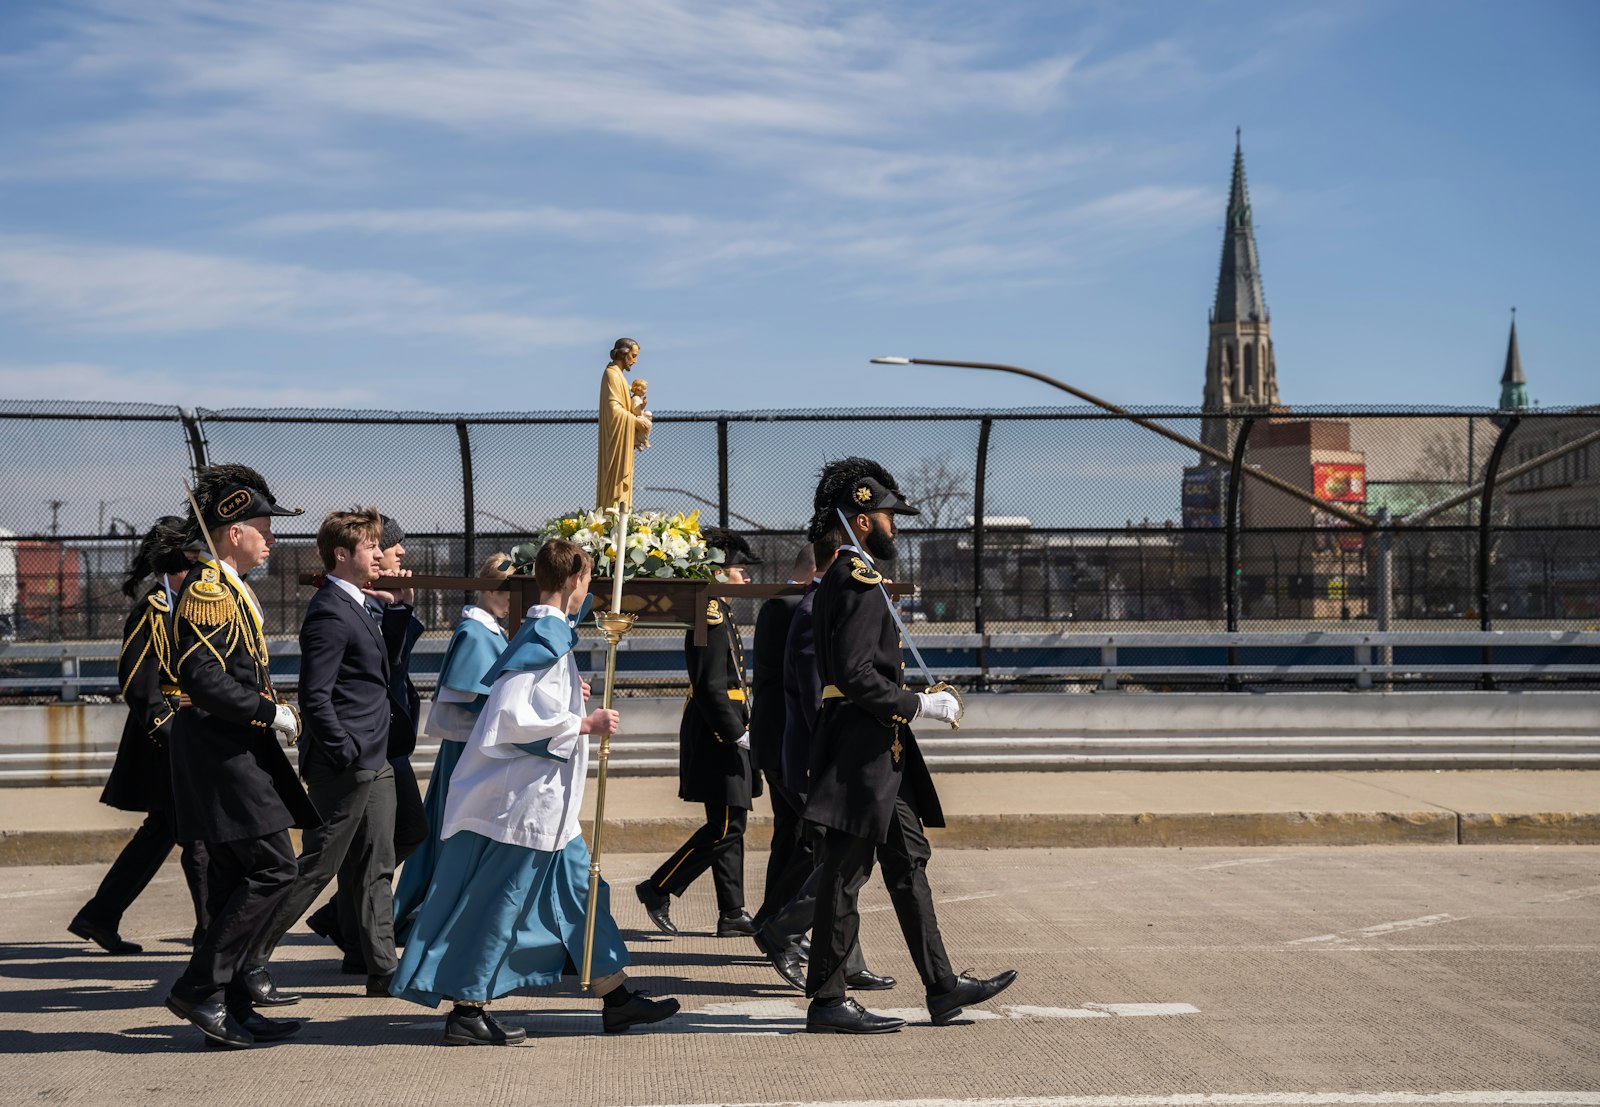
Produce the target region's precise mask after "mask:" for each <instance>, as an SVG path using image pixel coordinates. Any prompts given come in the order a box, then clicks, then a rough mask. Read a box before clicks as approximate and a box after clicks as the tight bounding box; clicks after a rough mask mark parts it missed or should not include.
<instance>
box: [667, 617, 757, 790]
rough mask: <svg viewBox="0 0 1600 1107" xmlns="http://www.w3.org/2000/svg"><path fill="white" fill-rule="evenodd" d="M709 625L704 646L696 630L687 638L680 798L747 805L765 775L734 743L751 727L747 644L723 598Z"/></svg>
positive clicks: (679, 782)
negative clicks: (746, 679) (759, 773)
mask: <svg viewBox="0 0 1600 1107" xmlns="http://www.w3.org/2000/svg"><path fill="white" fill-rule="evenodd" d="M706 623H707V625H706V644H705V645H704V646H696V645H695V644H694V631H692V630H691V631H688V632H687V633H685V634H684V638H683V661H684V665H685V666H686V667H687V668H688V670H689V698H688V700H687V701H685V703H684V705H683V720H682V721H681V722H680V723H679V724H678V797H679V798H680V799H686V800H690V801H692V802H695V803H725V804H728V805H730V806H732V807H745V808H748V807H749V806H750V803H751V800H752V799H753V798H754V797H755V796H759V795H760V794H761V778H760V777H758V776H756V775H755V773H754V772H753V771H752V767H751V762H750V751H749V750H746V749H741V748H739V746H738V745H737V744H736V743H737V742H738V741H739V738H740V737H741V736H742V735H743V734H744V732H745V730H746V729H747V728H748V727H749V726H750V704H749V701H748V699H747V698H746V695H745V685H744V645H743V643H741V642H740V640H739V628H738V626H736V625H735V624H734V621H733V611H732V610H731V609H730V608H729V607H728V605H727V604H726V603H724V602H723V601H722V600H712V601H711V604H710V608H709V610H708V611H707V615H706Z"/></svg>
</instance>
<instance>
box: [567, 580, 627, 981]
mask: <svg viewBox="0 0 1600 1107" xmlns="http://www.w3.org/2000/svg"><path fill="white" fill-rule="evenodd" d="M638 618H639V617H638V616H637V615H630V614H628V613H626V612H623V611H598V612H596V613H595V617H594V619H595V622H596V623H598V624H599V626H600V633H601V634H603V635H604V636H605V640H606V686H605V691H604V692H603V693H602V695H601V699H600V706H601V707H603V708H606V709H607V710H609V709H610V707H611V686H612V685H613V684H614V683H615V682H616V676H617V646H618V645H620V644H621V642H622V639H623V636H624V635H626V634H627V633H628V632H629V631H630V630H632V629H633V624H634V623H635V622H636V621H637V620H638ZM597 757H598V760H599V763H600V771H599V777H600V781H599V787H598V788H597V789H596V790H595V795H594V841H593V842H591V843H590V850H589V907H588V912H587V915H586V917H585V919H584V924H583V971H582V974H581V976H580V978H579V984H580V986H581V987H584V988H588V987H589V981H590V979H591V977H590V974H589V970H590V969H591V968H592V967H593V966H594V912H595V907H596V905H597V904H598V903H599V902H600V848H601V841H600V836H601V833H602V832H603V831H604V830H605V825H606V775H607V774H606V770H607V769H608V768H609V766H610V761H611V735H609V734H602V735H601V736H600V752H599V754H598V755H597Z"/></svg>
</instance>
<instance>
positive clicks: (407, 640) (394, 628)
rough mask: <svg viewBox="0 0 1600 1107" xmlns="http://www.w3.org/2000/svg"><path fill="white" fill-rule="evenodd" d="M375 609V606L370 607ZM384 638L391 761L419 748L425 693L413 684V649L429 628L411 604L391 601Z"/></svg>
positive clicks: (385, 618)
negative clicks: (389, 709)
mask: <svg viewBox="0 0 1600 1107" xmlns="http://www.w3.org/2000/svg"><path fill="white" fill-rule="evenodd" d="M368 610H369V611H370V610H372V608H370V607H369V608H368ZM382 612H383V641H384V646H385V648H386V649H387V650H388V651H389V702H390V703H391V704H393V706H394V713H393V714H392V715H391V716H390V720H389V754H388V756H389V760H391V761H393V760H395V759H396V758H400V757H410V756H411V754H412V753H413V752H414V751H415V750H416V748H417V720H418V719H419V718H420V717H421V715H422V696H421V695H419V694H418V693H417V687H416V685H414V684H412V683H411V650H412V647H414V646H415V645H416V644H417V639H418V638H421V637H422V632H423V631H424V630H425V629H427V628H425V627H424V626H423V625H422V620H421V619H418V618H417V617H416V615H415V614H414V613H413V612H412V610H411V605H410V604H403V603H397V604H389V605H388V606H386V607H384V608H382Z"/></svg>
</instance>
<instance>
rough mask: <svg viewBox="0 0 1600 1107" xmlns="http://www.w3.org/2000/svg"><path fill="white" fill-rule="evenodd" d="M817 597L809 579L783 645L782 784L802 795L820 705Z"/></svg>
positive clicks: (807, 788)
mask: <svg viewBox="0 0 1600 1107" xmlns="http://www.w3.org/2000/svg"><path fill="white" fill-rule="evenodd" d="M816 598H817V582H816V581H812V582H811V584H810V586H809V587H807V588H806V594H805V595H804V596H801V597H800V603H799V605H798V606H797V607H796V608H795V609H794V619H793V621H791V622H790V623H789V640H788V642H786V643H785V644H784V649H783V703H784V709H785V710H784V724H783V776H782V779H783V786H784V787H785V788H787V789H789V791H791V792H799V793H801V794H802V795H803V794H805V793H806V792H808V791H809V790H810V789H809V781H808V772H809V766H810V764H811V732H812V731H813V730H815V729H816V726H817V710H818V709H819V708H820V707H821V706H822V678H821V677H819V676H818V675H817V641H816V633H815V627H814V624H813V621H812V617H811V608H812V604H813V603H815V602H816Z"/></svg>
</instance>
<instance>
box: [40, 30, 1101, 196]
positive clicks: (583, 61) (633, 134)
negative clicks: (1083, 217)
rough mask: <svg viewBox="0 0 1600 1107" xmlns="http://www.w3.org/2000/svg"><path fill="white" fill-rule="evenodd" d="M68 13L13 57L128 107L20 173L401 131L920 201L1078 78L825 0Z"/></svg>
mask: <svg viewBox="0 0 1600 1107" xmlns="http://www.w3.org/2000/svg"><path fill="white" fill-rule="evenodd" d="M85 11H86V12H87V13H88V14H87V16H86V17H83V16H79V14H78V13H81V12H85ZM61 18H62V20H63V21H64V22H65V21H67V20H69V19H71V20H72V21H71V22H70V25H69V28H68V31H67V38H68V39H69V40H70V42H71V43H72V45H73V46H74V47H75V49H73V50H71V51H70V52H69V51H66V50H64V49H63V47H62V44H61V42H59V41H52V42H51V43H50V44H48V45H47V46H44V47H40V48H38V49H37V50H36V51H34V53H33V54H32V55H24V56H22V57H21V58H20V59H18V61H17V63H16V64H17V66H18V67H19V68H20V69H21V70H22V71H23V72H31V73H32V75H33V76H34V77H35V78H36V79H37V80H39V81H41V82H44V81H58V82H61V81H64V82H66V83H67V84H69V85H79V86H82V85H90V86H95V85H107V84H110V83H112V82H123V83H125V85H126V86H127V87H128V88H129V89H130V91H131V95H129V96H128V97H127V98H126V99H127V106H126V107H124V108H122V109H121V110H118V111H113V112H111V113H108V114H109V118H107V119H104V120H100V121H97V122H96V123H94V124H92V125H88V126H81V127H77V128H73V127H66V128H62V129H60V130H59V131H58V132H57V133H56V134H54V135H53V136H52V138H51V139H50V141H48V142H47V143H46V144H44V146H43V147H42V148H40V149H38V150H34V151H31V152H30V154H31V156H30V157H29V158H24V159H21V160H19V161H16V162H13V167H12V170H11V172H13V173H34V174H38V173H57V174H59V173H70V172H92V171H94V170H95V169H96V168H99V169H101V170H106V169H109V168H111V167H113V166H118V167H122V168H124V169H127V170H130V171H132V172H133V173H136V174H139V175H145V174H149V173H161V172H167V173H177V174H185V175H192V176H198V177H200V178H201V179H224V180H243V179H250V178H253V177H257V178H258V177H271V176H294V175H297V174H301V173H304V172H306V171H308V170H311V169H313V168H315V167H316V166H317V165H319V164H322V165H332V166H339V165H341V164H343V165H347V166H348V165H359V164H360V162H361V159H362V157H363V151H366V150H369V149H370V148H371V147H372V146H373V145H376V140H375V139H374V137H373V136H370V135H368V134H365V133H364V132H365V131H366V130H367V129H368V128H370V127H371V126H372V125H373V124H374V123H383V122H389V123H396V124H402V125H418V124H420V125H424V126H428V127H433V128H438V129H442V130H445V131H449V132H455V133H459V134H463V135H471V136H479V137H483V136H489V137H494V138H497V139H499V138H506V139H514V138H516V137H518V136H535V135H541V134H544V135H551V134H562V135H569V134H570V135H582V136H604V135H611V136H617V137H620V138H625V139H627V140H630V141H638V142H643V143H646V144H651V145H655V146H658V147H660V148H663V149H673V148H676V149H684V150H692V151H696V152H698V153H699V154H701V155H710V156H712V157H715V158H718V159H720V160H723V161H725V162H727V163H730V164H734V165H744V166H747V167H758V168H760V169H761V170H762V171H765V172H779V173H782V172H784V170H785V169H788V170H789V171H792V172H793V173H795V175H796V176H797V177H798V178H799V179H801V180H804V181H805V182H806V183H807V184H808V185H809V186H810V187H814V188H821V189H829V188H832V189H837V190H840V191H843V192H844V193H846V194H852V193H854V192H855V191H856V190H857V189H858V188H859V187H860V185H861V181H862V179H863V178H864V177H865V178H868V179H871V178H880V179H881V177H882V176H883V173H884V170H883V169H881V168H879V169H876V170H875V169H874V168H873V163H875V162H880V163H881V162H888V161H890V159H887V158H886V157H885V155H888V154H891V153H895V152H898V153H899V154H900V155H901V157H900V159H898V160H899V161H900V162H901V163H902V164H904V165H906V166H907V167H908V171H907V172H905V173H904V174H903V175H902V176H901V177H900V179H899V181H898V186H899V187H900V188H901V189H903V190H906V189H910V190H919V191H920V190H922V189H928V188H938V187H941V186H942V187H951V186H958V185H960V184H962V183H963V182H978V181H983V180H987V179H988V177H989V175H988V174H986V173H982V172H978V171H977V170H978V168H979V167H980V166H981V165H982V163H983V159H982V158H981V157H978V156H962V155H952V154H950V153H948V152H946V151H944V150H943V149H942V147H943V145H944V137H943V136H944V135H945V133H946V131H947V129H948V128H951V127H954V128H957V129H961V128H963V127H965V128H969V129H972V133H973V135H974V137H975V138H976V137H977V136H978V135H979V134H980V133H981V131H980V130H979V128H981V127H982V124H983V121H984V120H986V119H992V118H995V117H997V116H998V117H1017V116H1021V117H1030V116H1040V115H1042V114H1043V113H1047V112H1049V111H1051V110H1053V109H1055V108H1058V107H1059V106H1060V105H1061V104H1062V102H1063V95H1064V90H1065V89H1066V87H1067V86H1068V84H1069V82H1070V80H1071V78H1072V75H1073V70H1074V67H1075V66H1076V65H1077V55H1076V54H1074V53H1072V52H1069V51H1057V52H1053V53H1052V52H1049V51H1044V52H1041V55H1040V56H1036V57H1035V58H1033V59H1031V60H1028V59H1024V60H1018V59H1017V58H1016V57H1015V56H1014V52H1010V53H1009V54H1008V55H1006V56H1003V55H1002V51H1001V50H1000V46H1001V44H1000V43H998V42H993V41H986V40H985V39H984V38H983V37H981V36H971V35H968V36H964V37H963V36H959V32H946V33H945V34H944V35H941V34H939V33H938V32H937V31H932V30H930V29H929V26H930V25H935V24H937V23H938V22H939V21H924V20H914V19H913V17H912V13H911V12H909V11H906V12H901V13H898V14H897V15H890V14H886V13H883V12H873V11H865V10H858V9H857V8H856V7H855V6H854V5H843V4H836V3H823V2H820V0H812V2H802V3H789V2H778V0H746V2H739V3H698V2H694V3H691V2H689V0H588V2H585V3H583V4H569V3H561V2H555V0H552V2H533V3H529V2H524V0H467V2H463V3H457V4H451V5H440V4H437V3H434V2H433V0H343V2H341V3H339V4H327V3H324V2H322V0H278V2H277V3H274V4H271V5H240V4H235V3H232V2H230V0H183V2H180V3H170V4H155V5H126V4H121V3H115V2H113V0H90V3H88V4H87V5H86V6H85V7H83V8H76V9H74V10H73V12H72V13H70V15H69V14H67V13H64V14H63V15H62V17H61ZM830 162H836V163H837V164H833V165H830V164H828V163H830ZM597 170H598V171H605V167H602V166H597Z"/></svg>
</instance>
